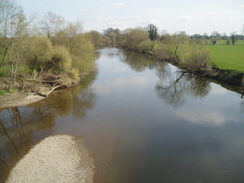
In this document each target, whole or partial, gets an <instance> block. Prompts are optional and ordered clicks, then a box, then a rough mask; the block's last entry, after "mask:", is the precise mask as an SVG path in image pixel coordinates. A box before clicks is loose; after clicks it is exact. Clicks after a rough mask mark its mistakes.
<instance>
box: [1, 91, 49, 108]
mask: <svg viewBox="0 0 244 183" xmlns="http://www.w3.org/2000/svg"><path fill="white" fill-rule="evenodd" d="M43 99H45V97H43V96H40V95H37V94H36V93H32V92H24V93H19V92H14V93H7V94H5V95H4V96H0V108H8V107H16V106H21V105H28V104H31V103H34V102H37V101H40V100H43Z"/></svg>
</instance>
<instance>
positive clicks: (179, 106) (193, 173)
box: [0, 48, 244, 183]
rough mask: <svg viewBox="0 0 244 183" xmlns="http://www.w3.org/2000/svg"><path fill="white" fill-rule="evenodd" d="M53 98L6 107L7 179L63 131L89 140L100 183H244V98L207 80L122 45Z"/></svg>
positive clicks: (1, 149) (2, 130)
mask: <svg viewBox="0 0 244 183" xmlns="http://www.w3.org/2000/svg"><path fill="white" fill-rule="evenodd" d="M97 56H98V59H97V67H98V71H97V72H96V73H93V74H91V75H90V76H89V77H87V78H86V79H84V80H82V82H81V83H80V84H79V85H77V86H76V87H72V88H69V89H65V90H58V91H56V92H54V93H53V95H51V96H50V97H49V98H47V99H46V100H43V101H40V102H37V103H34V104H31V105H27V106H21V107H15V108H8V109H1V110H0V142H1V143H0V172H1V176H0V182H3V181H4V180H5V179H6V176H7V175H8V173H9V170H10V169H11V168H12V167H13V166H14V165H15V163H16V162H17V161H18V160H19V159H20V158H21V157H22V156H23V155H24V154H26V153H27V152H28V150H29V149H30V148H31V147H32V146H34V145H35V144H37V143H38V142H40V141H41V140H42V139H43V138H45V137H47V136H50V135H55V134H70V135H73V136H75V137H77V138H83V139H84V141H85V143H86V146H87V148H88V149H89V151H90V152H91V155H92V156H93V157H94V159H95V165H96V175H95V180H94V182H95V183H139V182H140V183H159V182H160V183H161V182H165V183H179V182H180V183H205V182H206V183H216V182H221V183H241V182H242V183H243V182H244V174H243V170H244V120H243V119H244V99H241V95H240V94H238V93H235V92H233V91H229V90H227V89H225V88H223V87H222V86H221V85H219V84H217V83H216V82H213V81H211V80H209V79H206V78H201V77H197V76H194V75H191V74H188V73H184V72H182V71H181V70H180V69H178V68H176V67H174V66H172V65H170V64H168V63H166V62H158V61H156V60H155V59H153V58H150V57H147V56H145V55H141V54H138V53H134V52H126V51H123V50H121V49H116V48H104V49H101V50H97Z"/></svg>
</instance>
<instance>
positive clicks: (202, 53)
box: [184, 45, 211, 72]
mask: <svg viewBox="0 0 244 183" xmlns="http://www.w3.org/2000/svg"><path fill="white" fill-rule="evenodd" d="M184 63H186V64H187V66H188V67H189V69H190V70H191V71H193V72H196V71H206V70H209V69H210V63H211V57H210V52H209V51H208V50H207V49H206V47H205V46H203V45H194V47H192V49H191V51H190V52H189V54H188V56H187V57H186V58H185V60H184Z"/></svg>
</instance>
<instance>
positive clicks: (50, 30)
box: [40, 12, 65, 38]
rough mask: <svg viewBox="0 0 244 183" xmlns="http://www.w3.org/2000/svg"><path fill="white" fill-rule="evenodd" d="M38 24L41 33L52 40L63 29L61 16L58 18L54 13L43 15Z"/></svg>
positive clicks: (63, 21)
mask: <svg viewBox="0 0 244 183" xmlns="http://www.w3.org/2000/svg"><path fill="white" fill-rule="evenodd" d="M40 23H41V29H42V31H43V33H44V34H45V35H46V36H47V37H48V38H52V37H54V36H56V35H57V34H58V33H59V32H60V31H61V30H62V29H63V28H64V23H65V20H64V18H63V17H62V16H59V15H57V14H56V13H53V12H48V13H47V14H46V15H44V17H43V19H42V20H41V22H40Z"/></svg>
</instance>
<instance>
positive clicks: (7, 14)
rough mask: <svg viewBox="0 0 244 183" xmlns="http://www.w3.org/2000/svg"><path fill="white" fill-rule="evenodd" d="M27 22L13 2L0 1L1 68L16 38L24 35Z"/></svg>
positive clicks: (8, 0)
mask: <svg viewBox="0 0 244 183" xmlns="http://www.w3.org/2000/svg"><path fill="white" fill-rule="evenodd" d="M26 27H27V22H26V19H25V15H24V12H23V10H22V8H21V7H20V6H18V5H16V4H15V1H14V0H1V1H0V36H1V37H0V38H1V42H0V47H1V48H2V49H3V51H2V52H3V58H2V61H1V65H0V67H1V66H3V64H5V62H6V60H7V59H8V56H9V51H10V50H11V47H13V46H14V44H15V42H16V40H17V39H16V38H19V37H20V36H21V35H22V34H23V33H25V31H26Z"/></svg>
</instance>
